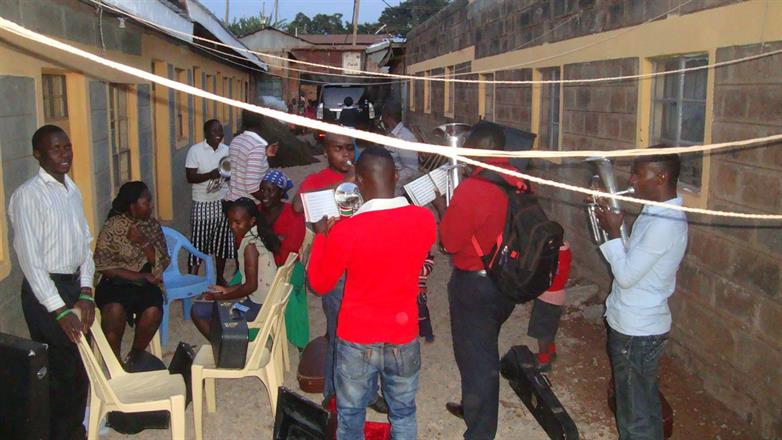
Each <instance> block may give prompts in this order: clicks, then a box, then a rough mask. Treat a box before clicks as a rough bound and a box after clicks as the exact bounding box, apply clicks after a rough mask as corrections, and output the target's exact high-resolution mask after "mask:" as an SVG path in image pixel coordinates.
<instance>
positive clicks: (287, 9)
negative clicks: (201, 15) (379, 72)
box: [200, 0, 401, 23]
mask: <svg viewBox="0 0 782 440" xmlns="http://www.w3.org/2000/svg"><path fill="white" fill-rule="evenodd" d="M200 1H201V3H203V4H204V5H206V6H207V7H208V8H209V9H211V10H212V12H213V13H214V14H215V15H216V16H217V17H219V18H224V17H225V2H226V0H200ZM385 1H386V2H387V3H388V4H390V5H392V6H397V5H399V3H400V1H401V0H385ZM229 2H230V3H229V11H230V16H231V21H233V20H234V19H235V18H240V17H248V16H254V15H259V14H260V12H261V8H262V4H263V3H266V15H272V16H273V14H272V11H273V10H274V0H265V1H264V0H229ZM278 2H279V5H280V11H279V18H280V20H282V19H287V20H288V21H291V20H293V18H294V17H295V16H296V14H297V13H299V12H303V13H305V14H306V15H308V16H309V17H310V18H312V16H314V15H315V14H334V13H337V12H340V13H342V19H343V21H351V20H352V17H353V0H278ZM386 7H387V5H386V4H385V3H384V2H383V0H361V2H360V4H359V14H358V22H359V23H366V22H375V21H377V19H378V18H379V17H380V13H381V12H383V9H385V8H386Z"/></svg>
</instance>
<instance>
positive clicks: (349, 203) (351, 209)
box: [334, 182, 364, 216]
mask: <svg viewBox="0 0 782 440" xmlns="http://www.w3.org/2000/svg"><path fill="white" fill-rule="evenodd" d="M334 201H335V202H337V208H338V209H339V215H343V216H351V215H353V214H355V213H356V211H358V208H360V207H361V205H362V204H363V203H364V199H363V198H362V197H361V192H359V190H358V185H356V184H355V183H352V182H342V183H340V184H339V186H337V188H336V189H335V190H334Z"/></svg>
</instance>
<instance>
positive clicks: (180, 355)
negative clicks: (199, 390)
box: [168, 342, 195, 408]
mask: <svg viewBox="0 0 782 440" xmlns="http://www.w3.org/2000/svg"><path fill="white" fill-rule="evenodd" d="M194 359H195V350H194V349H193V346H192V345H190V344H188V343H185V342H180V343H179V345H177V347H176V351H175V352H174V357H173V358H171V363H170V364H168V372H169V373H171V374H181V375H182V377H183V378H184V379H185V388H186V389H187V393H186V395H185V408H187V405H190V402H191V401H192V400H193V390H192V388H190V384H191V383H192V379H191V375H190V368H191V367H192V366H193V360H194Z"/></svg>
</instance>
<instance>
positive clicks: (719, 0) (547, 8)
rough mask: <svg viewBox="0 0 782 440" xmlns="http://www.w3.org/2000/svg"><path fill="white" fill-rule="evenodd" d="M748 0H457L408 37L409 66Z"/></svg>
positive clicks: (480, 54)
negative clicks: (450, 54) (461, 51)
mask: <svg viewBox="0 0 782 440" xmlns="http://www.w3.org/2000/svg"><path fill="white" fill-rule="evenodd" d="M739 1H742V0H693V1H691V2H688V3H687V4H685V5H682V6H680V7H679V6H678V5H680V4H681V3H682V2H680V1H674V0H475V1H471V2H468V1H467V0H457V1H454V2H452V3H451V4H450V5H449V6H448V7H447V8H445V9H443V10H442V11H440V12H439V13H438V14H436V15H435V16H434V17H432V18H430V19H429V20H427V21H426V22H425V23H423V24H422V25H420V26H417V27H416V28H415V29H413V30H412V31H411V32H410V33H408V35H407V41H408V48H407V57H408V61H407V62H408V64H415V63H418V62H420V61H422V60H427V59H431V58H434V57H436V56H440V55H443V54H446V53H448V52H453V51H456V50H459V49H464V48H465V47H468V46H472V45H474V46H475V56H476V58H482V57H487V56H492V55H497V54H501V53H505V52H509V51H512V50H515V49H518V48H520V47H525V48H526V47H533V46H537V45H541V44H546V43H553V42H556V41H562V40H566V39H569V38H575V37H580V36H584V35H589V34H593V33H596V32H605V31H609V30H614V29H619V28H622V27H627V26H635V25H638V24H640V23H643V22H645V21H648V20H652V19H655V18H658V17H661V16H662V17H664V16H665V15H664V14H665V13H666V12H669V11H670V15H684V14H690V13H693V12H697V11H701V10H704V9H709V8H715V7H719V6H724V5H727V4H731V3H737V2H739Z"/></svg>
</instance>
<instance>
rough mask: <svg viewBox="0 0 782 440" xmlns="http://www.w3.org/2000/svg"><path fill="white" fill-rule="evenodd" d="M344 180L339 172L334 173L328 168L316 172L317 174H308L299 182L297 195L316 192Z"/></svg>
mask: <svg viewBox="0 0 782 440" xmlns="http://www.w3.org/2000/svg"><path fill="white" fill-rule="evenodd" d="M343 180H345V174H342V173H340V172H339V171H334V170H332V169H331V168H329V167H326V168H325V169H323V170H321V171H318V172H317V173H313V174H310V175H309V176H307V177H305V178H304V180H302V181H301V185H299V193H305V192H311V191H317V190H320V189H323V188H326V187H329V186H331V185H334V184H335V183H339V182H342V181H343Z"/></svg>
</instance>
